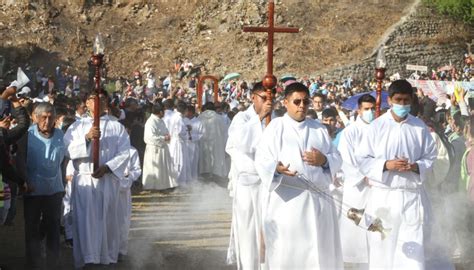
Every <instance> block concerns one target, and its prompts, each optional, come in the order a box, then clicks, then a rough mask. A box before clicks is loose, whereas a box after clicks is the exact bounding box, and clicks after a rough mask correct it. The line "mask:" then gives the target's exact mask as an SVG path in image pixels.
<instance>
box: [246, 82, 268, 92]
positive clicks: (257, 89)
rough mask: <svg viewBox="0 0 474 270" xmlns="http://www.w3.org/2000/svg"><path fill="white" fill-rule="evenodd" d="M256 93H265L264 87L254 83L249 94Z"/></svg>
mask: <svg viewBox="0 0 474 270" xmlns="http://www.w3.org/2000/svg"><path fill="white" fill-rule="evenodd" d="M256 91H265V87H264V86H263V83H262V82H257V83H255V84H254V85H253V87H252V90H250V93H254V92H256Z"/></svg>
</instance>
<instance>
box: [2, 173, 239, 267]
mask: <svg viewBox="0 0 474 270" xmlns="http://www.w3.org/2000/svg"><path fill="white" fill-rule="evenodd" d="M221 185H222V186H223V185H224V184H221ZM132 200H133V210H132V223H131V229H130V235H129V254H128V256H126V257H125V258H124V260H123V261H121V262H119V263H117V264H114V265H110V266H101V267H95V266H94V267H86V269H97V268H99V269H206V270H212V269H234V267H231V266H227V265H226V264H225V259H226V252H227V247H228V243H229V231H230V222H231V199H230V197H229V196H228V195H227V190H226V189H225V188H223V187H221V186H219V185H217V184H216V183H214V182H206V183H200V184H197V185H194V186H192V187H190V188H187V189H182V188H181V189H176V190H174V191H172V192H170V193H168V194H163V193H150V192H141V193H140V194H137V195H134V196H133V199H132ZM22 214H23V201H22V200H21V199H20V200H19V201H18V214H17V217H16V219H15V224H14V226H2V227H0V269H1V270H5V269H10V270H17V269H25V268H24V258H23V256H24V252H25V246H24V224H23V217H22ZM60 265H61V268H60V269H74V267H73V260H72V249H69V248H67V247H66V246H65V245H64V244H63V245H62V248H61V263H60Z"/></svg>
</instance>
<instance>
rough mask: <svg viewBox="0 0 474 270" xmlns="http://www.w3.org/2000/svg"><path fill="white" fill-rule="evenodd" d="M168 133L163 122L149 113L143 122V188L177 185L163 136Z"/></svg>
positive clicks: (156, 188) (161, 188)
mask: <svg viewBox="0 0 474 270" xmlns="http://www.w3.org/2000/svg"><path fill="white" fill-rule="evenodd" d="M166 135H169V132H168V129H167V128H166V125H165V122H164V121H163V120H162V119H160V118H159V117H158V116H156V115H154V114H151V115H150V117H149V118H148V120H147V121H146V123H145V134H144V139H143V140H144V141H145V143H146V148H145V156H144V158H143V177H142V179H143V188H144V189H152V190H164V189H168V188H173V187H177V186H178V183H177V182H176V172H175V171H174V167H173V160H172V159H171V156H170V152H169V149H168V143H167V142H166V141H165V136H166Z"/></svg>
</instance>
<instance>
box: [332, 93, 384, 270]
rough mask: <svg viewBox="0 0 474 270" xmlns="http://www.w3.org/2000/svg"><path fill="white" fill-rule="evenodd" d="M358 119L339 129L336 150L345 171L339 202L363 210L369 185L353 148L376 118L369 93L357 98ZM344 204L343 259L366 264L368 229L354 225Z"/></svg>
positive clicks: (367, 260)
mask: <svg viewBox="0 0 474 270" xmlns="http://www.w3.org/2000/svg"><path fill="white" fill-rule="evenodd" d="M358 105H359V108H358V110H357V115H358V116H357V120H356V121H355V122H354V123H352V124H351V125H349V126H347V127H346V128H344V130H343V131H341V132H342V133H341V138H340V140H339V145H338V150H339V153H340V154H341V157H342V161H343V163H342V171H343V174H344V185H343V198H342V205H344V206H347V205H348V206H350V207H354V208H357V209H364V208H365V205H366V201H367V195H368V192H369V187H368V186H367V183H368V182H367V180H366V176H365V175H363V174H362V173H361V172H360V170H359V167H358V166H357V161H356V156H355V154H356V151H357V150H358V149H359V146H360V143H361V140H362V137H363V134H364V132H365V131H366V130H367V128H368V127H369V124H370V123H371V122H372V121H373V120H374V119H375V98H374V97H373V96H371V95H369V94H366V95H363V96H361V97H360V98H359V100H358ZM346 208H347V207H344V208H343V209H344V210H345V211H346V212H343V213H342V215H341V217H340V230H341V245H342V255H343V258H344V262H346V263H351V264H354V265H353V266H354V267H355V266H358V267H359V268H358V269H366V268H367V267H368V262H369V258H368V247H367V231H366V230H365V229H363V228H361V227H359V226H357V225H356V224H355V223H354V221H352V220H350V219H349V218H348V217H347V210H348V209H346Z"/></svg>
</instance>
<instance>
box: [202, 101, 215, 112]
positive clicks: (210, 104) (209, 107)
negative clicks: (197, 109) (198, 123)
mask: <svg viewBox="0 0 474 270" xmlns="http://www.w3.org/2000/svg"><path fill="white" fill-rule="evenodd" d="M207 110H210V111H215V110H216V106H215V105H214V103H213V102H210V101H208V102H206V104H204V106H202V111H207Z"/></svg>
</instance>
